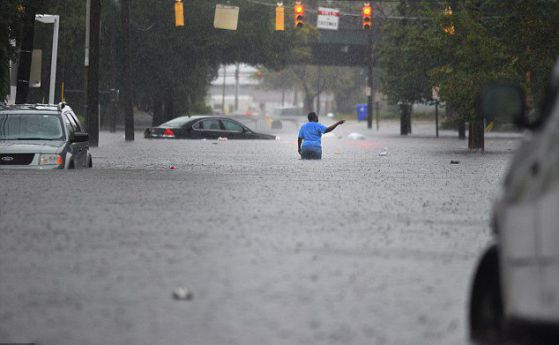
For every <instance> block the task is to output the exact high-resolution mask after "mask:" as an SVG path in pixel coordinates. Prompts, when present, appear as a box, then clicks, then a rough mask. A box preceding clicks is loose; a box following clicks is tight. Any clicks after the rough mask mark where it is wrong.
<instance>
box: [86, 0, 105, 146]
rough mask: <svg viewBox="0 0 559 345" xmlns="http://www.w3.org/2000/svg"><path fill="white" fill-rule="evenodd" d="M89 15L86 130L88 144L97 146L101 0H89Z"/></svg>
mask: <svg viewBox="0 0 559 345" xmlns="http://www.w3.org/2000/svg"><path fill="white" fill-rule="evenodd" d="M88 3H89V4H90V5H91V8H90V12H89V14H90V16H89V61H88V63H89V66H88V68H87V87H86V104H87V132H88V134H89V145H91V146H93V147H97V146H99V31H100V27H99V22H100V17H101V0H90V1H88Z"/></svg>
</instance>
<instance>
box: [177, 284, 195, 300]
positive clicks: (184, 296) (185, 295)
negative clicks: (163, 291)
mask: <svg viewBox="0 0 559 345" xmlns="http://www.w3.org/2000/svg"><path fill="white" fill-rule="evenodd" d="M192 297H193V294H192V291H190V290H188V289H187V288H185V287H178V288H176V289H175V290H174V291H173V298H174V299H176V300H180V301H188V300H191V299H192Z"/></svg>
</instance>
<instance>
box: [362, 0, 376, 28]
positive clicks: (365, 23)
mask: <svg viewBox="0 0 559 345" xmlns="http://www.w3.org/2000/svg"><path fill="white" fill-rule="evenodd" d="M361 14H362V17H363V20H362V23H361V27H362V29H363V30H371V28H372V27H373V8H372V7H371V4H370V3H365V5H363V9H362V11H361Z"/></svg>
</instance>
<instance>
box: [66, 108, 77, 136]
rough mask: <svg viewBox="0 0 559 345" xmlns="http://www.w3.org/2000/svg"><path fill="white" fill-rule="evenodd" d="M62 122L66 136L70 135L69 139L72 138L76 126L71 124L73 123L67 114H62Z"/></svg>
mask: <svg viewBox="0 0 559 345" xmlns="http://www.w3.org/2000/svg"><path fill="white" fill-rule="evenodd" d="M62 120H63V121H64V125H65V126H66V129H67V130H68V134H69V135H70V137H72V136H73V135H74V133H75V132H76V131H77V130H76V124H75V123H73V121H72V120H71V118H70V116H68V114H62Z"/></svg>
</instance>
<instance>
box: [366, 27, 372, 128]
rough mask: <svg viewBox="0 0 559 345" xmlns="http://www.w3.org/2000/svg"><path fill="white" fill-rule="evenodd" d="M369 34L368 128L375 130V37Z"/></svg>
mask: <svg viewBox="0 0 559 345" xmlns="http://www.w3.org/2000/svg"><path fill="white" fill-rule="evenodd" d="M371 32H372V31H370V32H369V54H368V55H369V58H368V60H369V61H368V62H367V69H368V73H367V128H368V129H371V128H373V95H374V92H373V86H374V85H373V35H372V33H371Z"/></svg>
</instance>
